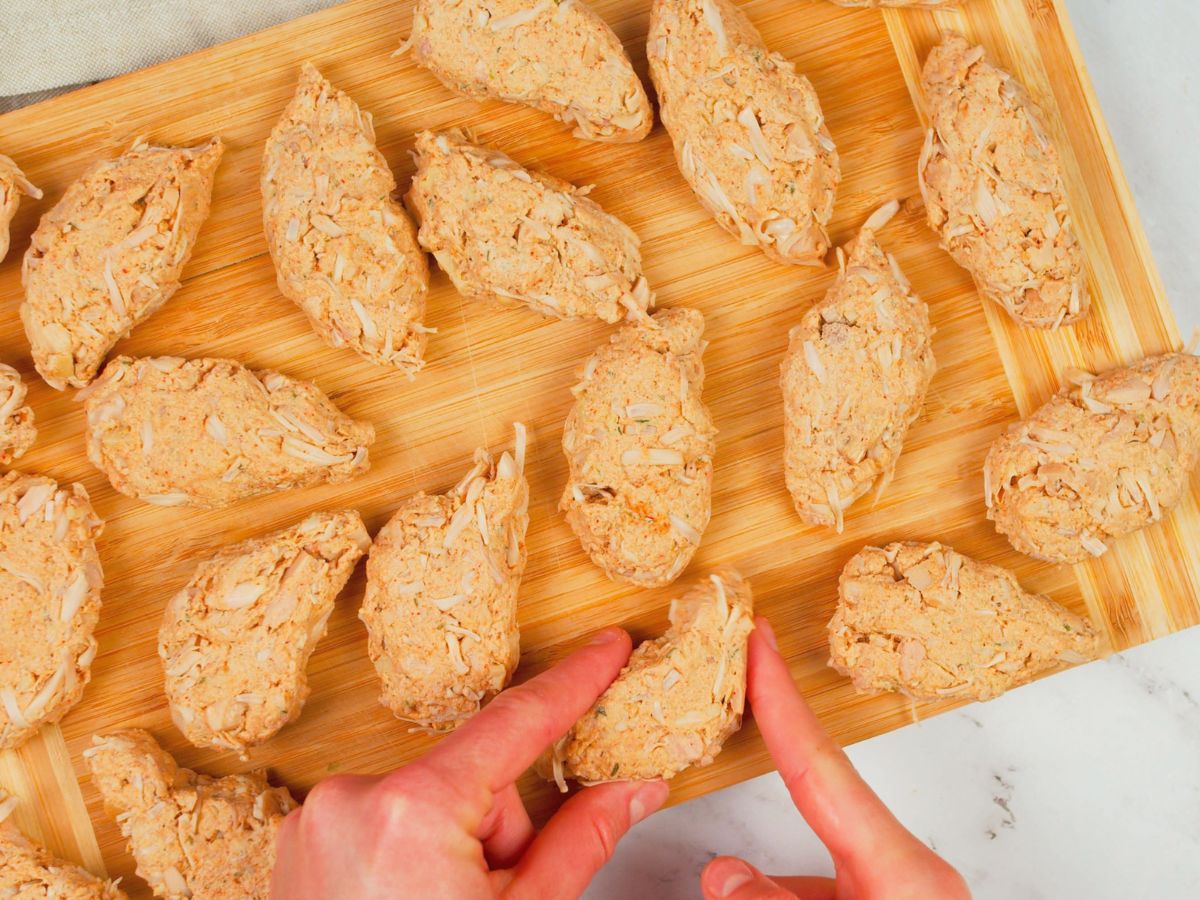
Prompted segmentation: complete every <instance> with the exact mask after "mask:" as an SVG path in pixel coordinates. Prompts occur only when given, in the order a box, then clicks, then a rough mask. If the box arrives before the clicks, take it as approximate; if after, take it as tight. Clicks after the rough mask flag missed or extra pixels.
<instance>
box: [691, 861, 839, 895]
mask: <svg viewBox="0 0 1200 900" xmlns="http://www.w3.org/2000/svg"><path fill="white" fill-rule="evenodd" d="M700 890H701V892H702V893H703V894H704V900H793V898H799V900H834V897H835V896H836V889H835V887H834V883H833V880H832V879H829V878H768V877H767V876H766V875H764V874H763V873H762V872H760V871H758V869H756V868H754V866H752V865H750V864H749V863H748V862H745V861H744V860H740V859H738V858H736V857H733V856H718V857H717V858H716V859H714V860H713V861H712V862H710V863H709V864H708V865H707V866H705V867H704V872H703V873H702V874H701V876H700Z"/></svg>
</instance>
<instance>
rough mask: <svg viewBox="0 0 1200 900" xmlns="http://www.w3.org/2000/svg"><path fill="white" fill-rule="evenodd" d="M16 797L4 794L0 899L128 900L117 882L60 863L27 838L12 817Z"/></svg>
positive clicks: (0, 819)
mask: <svg viewBox="0 0 1200 900" xmlns="http://www.w3.org/2000/svg"><path fill="white" fill-rule="evenodd" d="M16 805H17V798H16V797H8V796H4V792H3V791H2V790H0V895H2V896H4V897H6V898H9V900H43V898H44V900H126V898H125V893H124V892H123V891H121V890H120V889H118V888H117V885H116V883H115V882H112V881H108V880H106V879H103V878H97V877H96V876H95V875H93V874H92V873H91V872H89V871H88V870H87V869H84V868H83V867H82V866H77V865H75V864H74V863H70V862H67V861H66V860H65V859H59V858H57V857H55V856H53V855H51V854H50V852H49V851H48V850H46V848H45V847H42V846H40V845H39V844H35V843H34V842H33V841H31V840H29V838H27V837H25V835H23V834H22V833H21V832H20V831H19V830H18V829H17V827H16V826H15V825H13V824H12V822H10V821H8V817H9V816H10V815H11V814H12V811H13V809H14V808H15V807H16Z"/></svg>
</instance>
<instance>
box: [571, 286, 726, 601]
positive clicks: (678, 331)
mask: <svg viewBox="0 0 1200 900" xmlns="http://www.w3.org/2000/svg"><path fill="white" fill-rule="evenodd" d="M703 332H704V317H703V316H702V315H701V314H700V313H699V312H697V311H696V310H694V309H664V310H660V311H659V312H657V313H655V314H654V316H653V317H652V318H651V319H650V320H649V321H648V322H645V323H640V324H629V325H625V326H624V327H623V328H621V329H620V330H619V331H618V332H617V333H616V334H614V335H613V336H612V337H611V338H610V339H609V342H608V343H607V344H605V345H604V346H602V347H600V349H599V350H597V351H596V352H595V353H593V354H592V356H591V358H590V359H589V360H588V361H587V364H586V365H585V366H584V369H583V379H582V380H581V381H580V383H579V384H578V385H576V386H575V387H574V388H573V389H572V390H573V393H574V394H575V397H576V400H575V405H574V407H572V409H571V412H570V414H569V415H568V416H567V421H566V424H565V425H564V426H563V439H562V440H563V453H565V454H566V457H567V462H568V464H569V465H570V472H569V474H568V476H567V484H566V487H565V488H564V490H563V495H562V499H561V500H560V501H559V508H560V509H561V510H563V512H564V513H566V518H567V524H569V525H570V526H571V528H572V530H574V532H575V534H576V535H577V536H578V537H579V542H580V544H582V545H583V549H584V551H585V552H586V553H587V554H588V555H589V556H590V557H591V558H592V562H594V563H595V564H596V565H598V566H599V567H600V568H601V569H603V570H604V572H605V574H606V575H608V577H609V578H612V579H614V580H616V581H624V582H628V583H630V584H640V585H645V586H651V585H663V584H669V583H670V582H672V581H674V580H675V579H676V578H677V577H678V576H679V573H680V572H682V571H683V569H684V568H685V567H686V566H687V564H688V562H689V560H691V558H692V555H693V554H694V553H695V552H696V548H697V547H698V546H699V545H700V538H701V536H702V535H703V534H704V529H705V528H707V527H708V520H709V517H710V516H711V515H712V455H713V452H714V450H715V447H716V442H715V436H716V429H715V428H713V424H712V418H711V416H710V415H709V412H708V408H707V407H706V406H705V405H704V401H703V400H702V398H701V390H702V388H703V386H704V364H703V363H702V362H701V359H700V355H701V353H703V351H704V346H705V343H704V342H703V341H702V340H701V339H700V336H701V334H703Z"/></svg>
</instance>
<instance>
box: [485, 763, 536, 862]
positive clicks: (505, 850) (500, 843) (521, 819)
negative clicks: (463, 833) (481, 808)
mask: <svg viewBox="0 0 1200 900" xmlns="http://www.w3.org/2000/svg"><path fill="white" fill-rule="evenodd" d="M535 834H537V832H535V831H534V830H533V823H532V822H531V821H529V813H528V812H527V811H526V810H525V803H524V802H523V801H522V800H521V794H520V792H519V791H518V790H517V786H516V785H515V784H511V783H510V784H509V785H507V786H506V787H505V788H504V789H503V790H501V791H500V793H498V794H497V795H496V800H495V803H494V804H493V805H492V811H491V812H489V813H488V814H487V816H486V817H485V818H484V820H483V823H482V824H481V825H480V828H479V833H478V835H477V837H478V838H479V840H480V841H481V842H482V843H483V855H484V858H485V859H486V860H487V862H488V866H489V867H490V868H493V869H507V868H509V867H511V866H514V865H516V864H517V860H519V859H520V858H521V854H523V853H524V852H525V849H526V848H527V847H528V846H529V843H530V841H532V840H533V838H534V835H535Z"/></svg>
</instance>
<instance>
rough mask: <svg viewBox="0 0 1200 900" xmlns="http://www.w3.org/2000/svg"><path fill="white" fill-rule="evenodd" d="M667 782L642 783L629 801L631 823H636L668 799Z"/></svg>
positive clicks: (631, 824) (632, 824)
mask: <svg viewBox="0 0 1200 900" xmlns="http://www.w3.org/2000/svg"><path fill="white" fill-rule="evenodd" d="M666 787H667V785H666V782H664V781H656V782H652V783H650V784H645V785H642V787H640V788H639V789H638V792H637V793H636V794H634V795H633V798H632V799H631V800H630V801H629V825H630V827H632V826H634V825H636V824H637V823H638V822H640V821H642V819H644V818H646V816H648V815H650V813H652V812H654V811H656V810H657V809H658V808H659V807H660V806H662V805H663V801H664V800H666V799H667V790H666Z"/></svg>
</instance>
